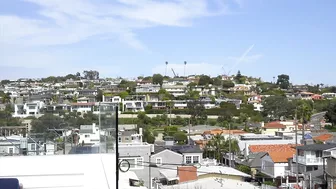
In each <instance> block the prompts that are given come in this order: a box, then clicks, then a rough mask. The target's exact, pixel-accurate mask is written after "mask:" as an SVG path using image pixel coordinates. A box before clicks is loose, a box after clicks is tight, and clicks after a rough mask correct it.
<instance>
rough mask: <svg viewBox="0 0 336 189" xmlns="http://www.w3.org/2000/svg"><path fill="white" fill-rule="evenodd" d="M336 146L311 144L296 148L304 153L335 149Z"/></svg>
mask: <svg viewBox="0 0 336 189" xmlns="http://www.w3.org/2000/svg"><path fill="white" fill-rule="evenodd" d="M335 147H336V144H310V145H303V146H298V147H296V148H297V149H298V150H304V151H321V150H328V149H330V148H335Z"/></svg>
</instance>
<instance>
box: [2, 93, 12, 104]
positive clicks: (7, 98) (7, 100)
mask: <svg viewBox="0 0 336 189" xmlns="http://www.w3.org/2000/svg"><path fill="white" fill-rule="evenodd" d="M10 95H11V94H10V93H5V94H3V95H2V103H3V104H9V103H10V101H11V97H10Z"/></svg>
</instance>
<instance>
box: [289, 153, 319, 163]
mask: <svg viewBox="0 0 336 189" xmlns="http://www.w3.org/2000/svg"><path fill="white" fill-rule="evenodd" d="M293 162H296V155H293ZM298 163H300V164H304V165H323V159H322V157H305V156H298Z"/></svg>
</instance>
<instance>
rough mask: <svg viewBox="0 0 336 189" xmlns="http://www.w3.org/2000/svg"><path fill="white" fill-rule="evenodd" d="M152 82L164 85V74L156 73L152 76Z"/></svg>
mask: <svg viewBox="0 0 336 189" xmlns="http://www.w3.org/2000/svg"><path fill="white" fill-rule="evenodd" d="M152 83H153V84H159V85H162V83H163V76H162V75H161V74H154V75H153V78H152Z"/></svg>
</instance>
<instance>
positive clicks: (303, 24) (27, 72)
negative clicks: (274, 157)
mask: <svg viewBox="0 0 336 189" xmlns="http://www.w3.org/2000/svg"><path fill="white" fill-rule="evenodd" d="M335 9H336V2H335V1H334V0H325V1H323V3H321V1H320V0H305V1H293V0H281V1H279V0H10V1H0V79H17V78H27V77H29V78H39V77H46V76H50V75H53V76H60V75H66V74H69V73H72V74H74V73H76V72H80V73H82V72H83V70H97V71H99V72H100V76H101V77H119V76H121V77H137V76H141V75H144V76H147V75H152V74H154V73H160V74H162V75H164V74H165V73H166V74H167V75H169V76H172V75H173V73H172V69H174V71H175V73H176V74H177V75H180V76H182V75H184V68H185V74H186V75H192V74H206V75H212V76H216V75H219V74H230V75H231V74H236V73H237V71H238V70H240V71H241V73H242V74H243V75H248V76H253V77H261V78H262V79H263V80H265V81H272V80H273V77H277V75H280V74H287V75H289V76H290V80H291V82H293V83H298V84H306V83H307V84H318V83H324V84H328V85H336V80H335V79H334V75H335V74H334V70H336V64H335V59H336V53H335V50H336V47H335V44H336V37H335V33H336V24H335V20H334V18H336V12H335V11H334V10H335ZM166 61H167V62H168V65H167V70H166V64H165V62H166ZM184 61H186V62H187V64H186V65H184ZM166 71H167V72H166Z"/></svg>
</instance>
